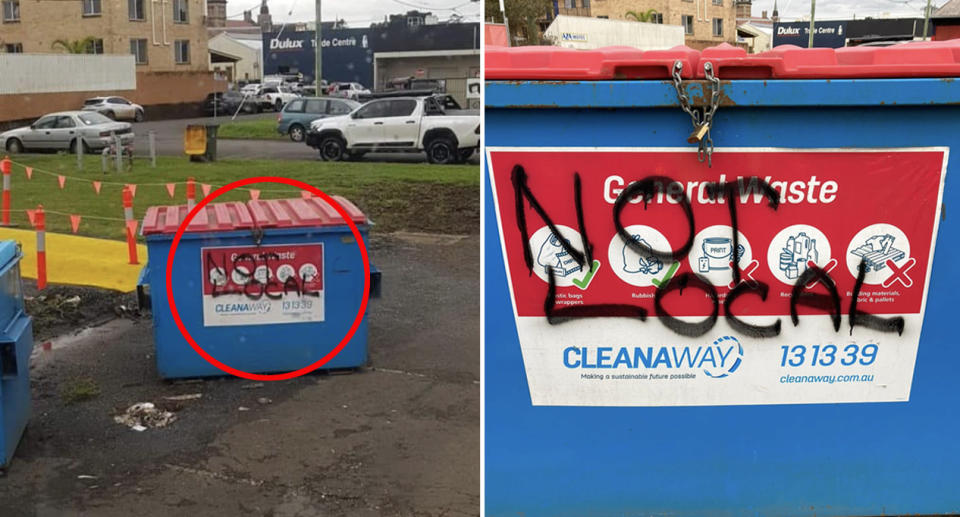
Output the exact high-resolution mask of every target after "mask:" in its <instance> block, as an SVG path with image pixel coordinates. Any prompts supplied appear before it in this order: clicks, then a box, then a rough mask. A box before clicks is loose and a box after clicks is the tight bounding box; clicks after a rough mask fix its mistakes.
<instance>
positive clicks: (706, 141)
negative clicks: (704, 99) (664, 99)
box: [673, 60, 720, 167]
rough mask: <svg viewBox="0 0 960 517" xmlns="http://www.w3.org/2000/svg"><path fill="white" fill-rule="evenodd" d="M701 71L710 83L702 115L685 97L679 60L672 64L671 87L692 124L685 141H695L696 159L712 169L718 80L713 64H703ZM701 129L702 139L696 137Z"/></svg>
mask: <svg viewBox="0 0 960 517" xmlns="http://www.w3.org/2000/svg"><path fill="white" fill-rule="evenodd" d="M703 70H704V74H705V76H706V78H707V81H709V82H710V105H709V106H707V107H706V108H704V109H703V113H702V115H701V111H700V110H698V109H696V108H694V107H692V106H691V105H690V97H688V96H687V93H686V91H685V90H684V87H683V82H682V80H681V78H680V74H681V72H683V63H682V62H681V61H680V60H677V61H674V62H673V87H674V89H676V91H677V99H679V101H680V108H681V109H683V111H685V112H686V113H687V114H688V115H690V121H691V122H692V123H693V130H694V132H693V133H692V134H691V136H690V138H688V139H687V141H689V142H691V143H692V142H693V140H694V139H695V140H696V141H697V143H698V146H697V159H698V160H700V161H701V162H703V161H706V162H707V166H708V167H712V166H713V161H712V155H713V136H712V135H711V134H710V130H711V129H712V127H713V117H714V115H716V113H717V108H718V107H719V106H720V79H718V78H717V77H716V75H714V73H713V63H710V62H709V61H707V62H706V63H704V65H703ZM703 128H705V129H706V131H705V132H704V133H702V137H701V136H696V135H697V134H698V133H700V132H701V131H702V130H703Z"/></svg>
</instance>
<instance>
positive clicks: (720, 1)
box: [713, 0, 723, 7]
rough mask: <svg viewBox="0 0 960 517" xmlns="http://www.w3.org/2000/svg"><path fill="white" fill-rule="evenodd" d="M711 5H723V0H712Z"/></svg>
mask: <svg viewBox="0 0 960 517" xmlns="http://www.w3.org/2000/svg"><path fill="white" fill-rule="evenodd" d="M713 5H719V6H721V7H723V0H713Z"/></svg>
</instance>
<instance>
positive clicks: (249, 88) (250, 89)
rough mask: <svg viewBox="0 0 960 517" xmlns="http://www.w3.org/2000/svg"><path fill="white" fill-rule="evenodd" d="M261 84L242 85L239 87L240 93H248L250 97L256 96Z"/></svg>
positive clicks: (258, 93)
mask: <svg viewBox="0 0 960 517" xmlns="http://www.w3.org/2000/svg"><path fill="white" fill-rule="evenodd" d="M262 87H263V86H262V85H261V84H260V83H249V84H245V85H243V88H240V93H241V94H242V95H250V96H252V97H257V96H259V95H260V88H262Z"/></svg>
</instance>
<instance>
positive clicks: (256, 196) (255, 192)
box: [250, 188, 260, 201]
mask: <svg viewBox="0 0 960 517" xmlns="http://www.w3.org/2000/svg"><path fill="white" fill-rule="evenodd" d="M250 199H252V200H254V201H256V200H258V199H260V191H259V190H257V189H255V188H252V189H250Z"/></svg>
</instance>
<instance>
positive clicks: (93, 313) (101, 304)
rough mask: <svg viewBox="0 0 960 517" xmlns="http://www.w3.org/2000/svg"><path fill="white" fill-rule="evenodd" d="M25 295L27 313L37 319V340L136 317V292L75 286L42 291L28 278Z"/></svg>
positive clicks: (35, 326) (52, 286)
mask: <svg viewBox="0 0 960 517" xmlns="http://www.w3.org/2000/svg"><path fill="white" fill-rule="evenodd" d="M23 294H24V302H25V305H26V309H27V314H29V315H30V316H32V317H33V337H34V340H35V341H40V340H44V339H48V338H51V337H53V336H58V335H63V334H69V333H71V332H74V331H77V330H79V329H82V328H85V327H90V326H96V325H101V324H103V323H105V322H107V321H109V320H111V319H113V318H116V317H118V316H135V315H136V306H137V297H136V294H135V293H121V292H119V291H110V290H107V289H98V288H95V287H79V286H72V285H48V286H47V288H46V289H44V290H43V291H38V290H37V283H36V281H34V280H28V279H24V280H23Z"/></svg>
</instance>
